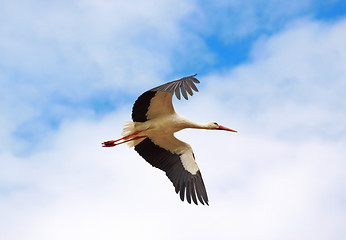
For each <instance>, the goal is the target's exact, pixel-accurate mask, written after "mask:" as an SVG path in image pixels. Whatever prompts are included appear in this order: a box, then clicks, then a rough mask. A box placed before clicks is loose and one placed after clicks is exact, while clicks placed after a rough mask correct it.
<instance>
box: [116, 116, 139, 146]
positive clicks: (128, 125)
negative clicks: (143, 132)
mask: <svg viewBox="0 0 346 240" xmlns="http://www.w3.org/2000/svg"><path fill="white" fill-rule="evenodd" d="M135 127H136V123H135V122H132V121H128V122H125V123H124V126H123V131H122V133H121V135H122V136H123V137H125V136H129V135H132V134H133V133H135V132H136V129H135ZM143 140H144V138H139V139H136V140H133V141H128V142H126V144H127V145H128V146H129V147H134V146H136V145H137V144H139V143H140V142H141V141H143Z"/></svg>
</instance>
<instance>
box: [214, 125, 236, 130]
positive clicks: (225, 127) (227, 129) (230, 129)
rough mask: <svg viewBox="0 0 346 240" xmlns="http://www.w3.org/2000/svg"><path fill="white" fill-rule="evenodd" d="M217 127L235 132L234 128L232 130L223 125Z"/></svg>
mask: <svg viewBox="0 0 346 240" xmlns="http://www.w3.org/2000/svg"><path fill="white" fill-rule="evenodd" d="M218 129H220V130H226V131H230V132H237V131H236V130H233V129H230V128H227V127H224V126H221V125H220V126H219V128H218Z"/></svg>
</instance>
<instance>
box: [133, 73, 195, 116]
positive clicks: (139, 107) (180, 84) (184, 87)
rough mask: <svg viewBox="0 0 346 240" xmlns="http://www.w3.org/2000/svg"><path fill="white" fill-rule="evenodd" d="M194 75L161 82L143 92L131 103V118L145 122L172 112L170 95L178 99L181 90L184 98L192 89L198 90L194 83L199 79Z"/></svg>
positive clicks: (191, 93) (191, 92) (186, 97)
mask: <svg viewBox="0 0 346 240" xmlns="http://www.w3.org/2000/svg"><path fill="white" fill-rule="evenodd" d="M196 75H197V74H195V75H192V76H189V77H184V78H181V79H179V80H175V81H172V82H169V83H166V84H163V85H161V86H158V87H155V88H153V89H151V90H149V91H146V92H145V93H143V94H142V95H141V96H139V98H138V99H137V100H136V102H135V104H134V105H133V108H132V120H133V121H134V122H145V121H147V120H150V119H153V118H155V117H158V116H162V115H165V114H173V113H174V108H173V104H172V97H173V95H174V94H175V95H176V96H177V98H178V99H180V91H181V93H182V95H183V96H184V98H185V99H188V95H187V93H188V94H190V95H191V96H192V95H193V91H192V90H194V91H196V92H198V89H197V87H196V85H195V83H199V81H198V80H197V79H196V78H195V76H196Z"/></svg>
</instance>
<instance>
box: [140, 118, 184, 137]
mask: <svg viewBox="0 0 346 240" xmlns="http://www.w3.org/2000/svg"><path fill="white" fill-rule="evenodd" d="M148 123H149V128H148V129H147V130H146V135H148V136H154V135H162V134H172V133H175V132H178V131H180V130H182V129H184V128H185V127H184V121H183V119H182V117H180V116H179V115H176V114H174V115H167V116H163V117H161V118H157V119H152V120H149V121H148Z"/></svg>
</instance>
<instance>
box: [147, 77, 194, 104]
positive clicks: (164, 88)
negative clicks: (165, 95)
mask: <svg viewBox="0 0 346 240" xmlns="http://www.w3.org/2000/svg"><path fill="white" fill-rule="evenodd" d="M196 76H197V74H195V75H192V76H188V77H183V78H181V79H179V80H175V81H172V82H169V83H166V84H163V85H161V86H158V87H155V88H153V89H151V90H150V91H160V92H169V93H170V94H172V95H173V94H174V93H175V95H176V96H177V98H178V99H179V100H180V91H181V93H182V94H183V96H184V98H185V99H186V100H188V96H187V93H186V92H188V93H189V94H190V95H191V96H192V95H193V91H192V89H193V90H195V91H196V92H198V89H197V87H196V85H195V83H199V81H198V80H197V78H195V77H196Z"/></svg>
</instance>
